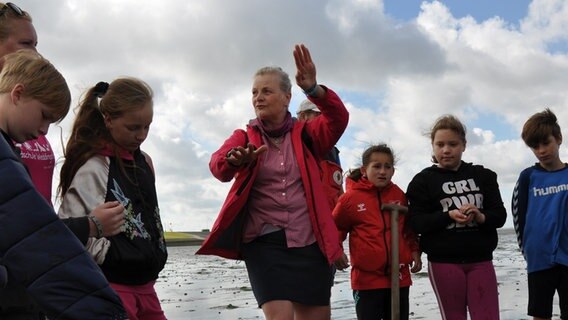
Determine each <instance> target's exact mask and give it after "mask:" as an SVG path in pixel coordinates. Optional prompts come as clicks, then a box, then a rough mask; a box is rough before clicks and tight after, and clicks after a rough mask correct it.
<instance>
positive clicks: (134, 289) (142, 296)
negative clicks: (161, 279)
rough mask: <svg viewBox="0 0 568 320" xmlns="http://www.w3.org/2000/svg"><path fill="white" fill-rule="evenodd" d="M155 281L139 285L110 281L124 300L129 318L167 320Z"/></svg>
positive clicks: (129, 319) (134, 319)
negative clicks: (155, 287)
mask: <svg viewBox="0 0 568 320" xmlns="http://www.w3.org/2000/svg"><path fill="white" fill-rule="evenodd" d="M154 283H155V281H152V282H149V283H147V284H144V285H139V286H129V285H124V284H118V283H112V282H111V283H110V286H111V288H113V289H114V291H116V293H118V295H119V296H120V300H122V304H123V305H124V309H125V310H126V313H128V320H166V316H165V315H164V311H162V307H161V306H160V300H159V299H158V295H157V294H156V290H155V289H154Z"/></svg>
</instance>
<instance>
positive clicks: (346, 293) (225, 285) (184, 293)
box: [156, 230, 559, 320]
mask: <svg viewBox="0 0 568 320" xmlns="http://www.w3.org/2000/svg"><path fill="white" fill-rule="evenodd" d="M499 242H500V244H499V246H498V248H497V250H496V251H495V253H494V260H493V263H494V264H495V270H496V272H497V281H498V282H499V299H500V300H499V303H500V309H501V319H504V320H522V319H531V318H529V317H528V316H526V303H527V284H526V271H525V262H524V260H523V257H522V256H521V254H520V252H519V250H518V249H517V244H516V239H515V236H514V232H512V230H504V231H503V232H501V233H500V240H499ZM168 250H169V254H170V256H169V259H168V263H167V265H166V267H165V269H164V270H163V271H162V273H161V274H160V278H159V280H158V281H157V283H156V290H157V292H158V296H159V297H160V300H161V302H162V307H163V309H164V311H165V312H166V316H167V317H168V319H170V320H178V319H180V320H181V319H184V320H185V319H196V320H208V319H226V320H229V319H230V320H235V319H264V317H263V314H262V311H261V310H260V309H258V307H257V305H256V301H255V299H254V296H253V294H252V292H251V289H250V285H249V282H248V277H247V273H246V269H245V265H244V263H243V262H240V261H233V260H226V259H222V258H218V257H215V256H196V255H195V254H194V253H195V251H196V250H197V247H196V246H184V247H170V248H169V249H168ZM422 260H423V263H424V264H426V257H425V256H423V259H422ZM413 281H414V284H413V285H412V287H411V288H410V312H411V314H410V319H441V317H440V315H439V310H438V305H437V302H436V297H435V296H434V294H433V293H432V288H431V286H430V282H429V280H428V275H427V273H426V268H424V271H422V272H420V273H417V274H415V275H414V277H413ZM331 307H332V319H337V320H348V319H349V320H351V319H356V317H355V308H354V305H353V298H352V291H351V287H350V282H349V271H346V272H338V273H337V275H336V278H335V285H334V287H333V289H332V297H331ZM558 314H559V310H558V303H557V302H556V305H555V307H554V316H553V319H559V316H558Z"/></svg>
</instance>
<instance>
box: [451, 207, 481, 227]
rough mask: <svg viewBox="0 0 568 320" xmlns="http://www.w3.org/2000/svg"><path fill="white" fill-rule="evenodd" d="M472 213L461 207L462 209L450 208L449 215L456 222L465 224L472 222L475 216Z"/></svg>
mask: <svg viewBox="0 0 568 320" xmlns="http://www.w3.org/2000/svg"><path fill="white" fill-rule="evenodd" d="M462 208H463V207H462ZM470 213H471V212H470V211H468V210H464V209H461V208H460V209H454V210H450V211H449V212H448V215H449V216H450V218H452V219H453V220H454V221H455V222H457V223H460V224H463V225H465V224H468V223H470V222H471V221H472V220H473V218H474V216H475V215H474V214H470Z"/></svg>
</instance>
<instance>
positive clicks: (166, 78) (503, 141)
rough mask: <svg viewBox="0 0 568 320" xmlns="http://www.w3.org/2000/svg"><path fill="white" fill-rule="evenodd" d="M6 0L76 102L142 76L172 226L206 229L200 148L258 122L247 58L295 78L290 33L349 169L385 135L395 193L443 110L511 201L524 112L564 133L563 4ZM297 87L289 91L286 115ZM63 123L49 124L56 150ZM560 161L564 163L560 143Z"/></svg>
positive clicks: (567, 24)
mask: <svg viewBox="0 0 568 320" xmlns="http://www.w3.org/2000/svg"><path fill="white" fill-rule="evenodd" d="M401 2H402V3H401ZM16 3H17V4H18V5H20V6H21V7H22V8H23V9H24V10H27V11H29V12H30V13H31V14H32V16H33V18H34V24H35V26H36V29H37V32H38V37H39V45H38V50H39V51H40V52H41V53H43V54H44V56H46V57H47V58H48V59H50V60H51V61H52V62H53V63H54V64H55V65H56V66H57V67H58V68H59V69H60V71H61V72H62V73H63V74H64V76H65V77H66V78H67V80H68V82H69V84H70V87H71V88H72V92H73V95H74V98H75V104H76V102H77V101H78V99H79V98H80V95H81V93H82V92H84V91H85V90H86V89H87V88H88V87H90V86H92V85H94V84H96V82H98V81H102V80H104V81H108V82H110V81H112V80H113V79H114V78H117V77H120V76H134V77H139V78H141V79H143V80H145V81H146V82H148V83H149V84H150V85H151V86H152V87H153V89H154V91H155V116H154V123H153V124H152V128H151V132H150V137H149V138H148V140H147V141H146V142H145V143H144V144H143V146H142V148H143V149H144V150H145V151H147V152H148V153H149V154H150V155H152V157H153V159H154V164H155V166H156V172H157V188H158V194H159V200H160V205H161V212H162V219H163V222H164V226H165V228H166V229H168V230H175V231H187V230H200V229H205V228H210V227H211V225H212V224H213V222H214V220H215V217H216V215H217V212H218V210H219V208H220V206H221V203H222V201H223V199H224V197H225V195H226V192H227V191H228V188H229V186H230V184H229V183H221V182H219V181H217V180H215V179H214V178H213V177H212V176H211V174H210V172H209V169H208V162H209V158H210V155H211V153H212V152H214V151H215V150H216V148H217V147H219V146H220V144H221V143H222V142H223V141H224V139H225V138H226V137H227V136H228V135H229V134H230V133H231V132H232V130H234V129H235V128H243V127H244V126H245V124H246V123H247V121H248V119H250V118H252V117H254V112H253V108H252V105H251V93H250V92H251V84H252V75H253V74H254V72H255V71H256V70H257V69H258V68H260V67H262V66H266V65H278V66H281V67H283V68H284V69H285V70H287V71H288V72H289V74H290V75H291V76H293V74H294V73H295V68H294V61H293V56H292V50H293V46H294V44H297V43H304V44H306V45H307V46H308V48H309V49H310V50H311V53H312V57H313V59H314V60H315V63H316V66H317V71H318V82H320V83H323V84H326V85H328V86H329V87H331V88H333V89H334V90H335V91H336V92H338V93H339V94H340V96H341V97H342V99H343V101H344V103H345V104H346V106H347V108H348V109H349V112H350V121H349V126H348V129H347V131H346V132H345V134H344V136H343V137H342V138H341V140H340V141H339V144H338V147H339V149H340V151H341V157H342V163H343V166H344V169H347V168H350V167H355V166H358V165H359V164H360V155H361V153H362V151H363V150H364V149H365V148H366V147H367V146H368V145H369V144H370V143H377V142H386V143H388V144H390V145H391V146H392V147H393V148H394V150H395V151H396V153H397V156H398V158H399V161H398V163H397V171H396V174H395V176H394V181H395V182H396V183H398V184H399V185H400V186H401V187H402V188H403V189H406V186H407V184H408V182H409V181H410V179H411V178H412V177H413V176H414V174H416V173H417V172H418V171H419V170H421V169H422V168H424V167H426V166H429V165H430V162H429V159H430V154H431V146H430V141H429V139H428V138H427V137H425V133H426V132H427V131H428V129H429V127H430V126H431V125H432V123H433V122H434V120H435V119H436V118H437V117H438V116H440V115H442V114H446V113H452V114H454V115H457V116H458V117H460V118H461V119H462V120H463V121H464V122H465V123H466V125H467V127H468V145H467V149H466V152H465V154H464V160H465V161H468V162H474V163H479V164H483V165H485V166H486V167H488V168H490V169H492V170H494V171H496V172H497V174H498V176H499V184H500V186H501V193H502V196H503V200H504V202H505V205H506V207H507V208H508V209H509V202H510V196H511V190H512V188H513V185H514V183H515V181H516V178H517V176H518V173H519V172H520V171H521V170H522V169H523V168H525V167H527V166H530V165H532V164H533V163H534V161H535V160H534V156H533V155H532V153H531V152H530V150H529V149H528V148H527V147H525V146H524V144H523V143H522V141H521V140H520V138H519V134H520V130H521V127H522V125H523V123H524V121H525V120H526V119H527V118H528V117H529V116H530V115H532V114H533V113H535V112H538V111H541V110H543V108H544V107H550V108H551V109H552V110H553V111H555V112H556V114H557V116H558V118H559V121H560V124H561V125H563V126H564V128H565V130H568V129H566V125H568V108H567V107H568V94H567V92H568V91H567V90H566V85H567V84H568V2H566V1H563V0H534V1H532V2H530V1H527V0H503V1H497V2H496V1H492V0H479V1H475V2H474V1H463V0H452V1H443V2H438V1H424V2H421V1H417V0H405V1H398V0H384V1H381V0H357V1H354V0H328V1H324V0H314V1H302V0H290V1H265V0H240V1H226V0H191V1H187V0H168V1H147V0H120V1H116V0H96V1H95V0H68V1H60V0H22V1H20V2H16ZM303 98H304V97H303V95H302V93H301V91H300V90H299V89H298V88H297V87H295V88H294V89H293V99H292V103H291V106H290V109H291V111H293V112H295V110H296V106H297V105H298V104H299V103H300V102H301V100H303ZM72 119H73V113H70V114H69V115H68V117H67V118H66V119H65V121H64V122H63V123H62V124H61V125H60V126H59V127H52V128H51V129H50V133H49V135H48V137H49V139H50V141H51V142H52V144H53V147H54V149H55V150H56V153H57V155H56V156H57V157H59V159H60V157H61V149H62V147H61V141H66V140H67V138H68V133H69V127H70V123H71V120H72ZM561 158H562V159H563V160H565V161H568V154H567V152H566V149H564V148H563V150H562V153H561ZM60 160H61V159H60ZM60 166H61V165H60V164H59V165H58V168H59V167H60ZM55 182H58V179H57V178H56V179H55ZM511 220H512V219H511V218H510V217H509V219H508V222H507V226H512V223H511Z"/></svg>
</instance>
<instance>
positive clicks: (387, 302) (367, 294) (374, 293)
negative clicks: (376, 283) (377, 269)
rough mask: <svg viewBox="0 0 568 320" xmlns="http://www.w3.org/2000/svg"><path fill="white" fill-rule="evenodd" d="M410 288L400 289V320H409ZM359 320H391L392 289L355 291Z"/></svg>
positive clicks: (354, 297) (354, 296)
mask: <svg viewBox="0 0 568 320" xmlns="http://www.w3.org/2000/svg"><path fill="white" fill-rule="evenodd" d="M409 291H410V290H409V287H404V288H400V302H399V306H400V320H408V312H409V308H408V294H409ZM353 299H355V311H356V312H357V319H358V320H377V319H383V320H390V318H391V289H390V288H386V289H373V290H353Z"/></svg>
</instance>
